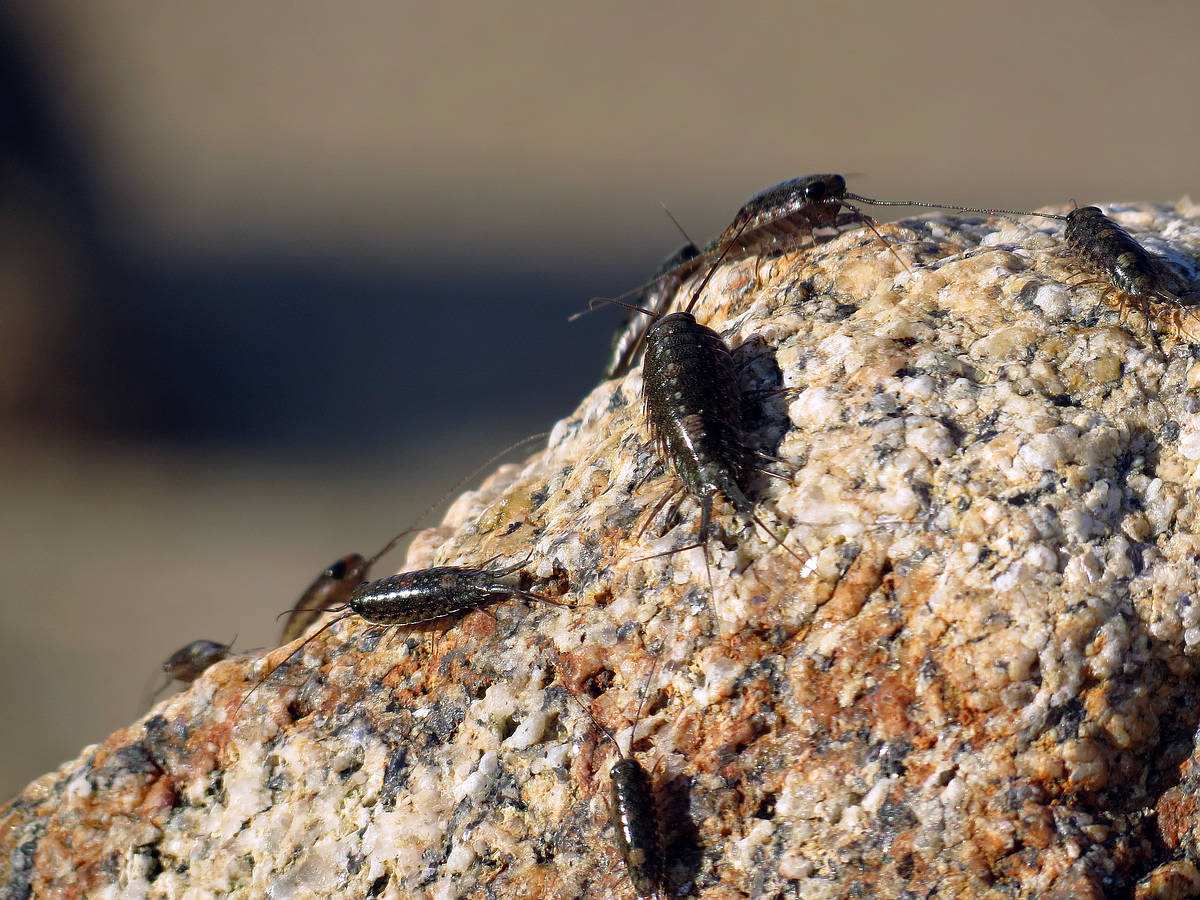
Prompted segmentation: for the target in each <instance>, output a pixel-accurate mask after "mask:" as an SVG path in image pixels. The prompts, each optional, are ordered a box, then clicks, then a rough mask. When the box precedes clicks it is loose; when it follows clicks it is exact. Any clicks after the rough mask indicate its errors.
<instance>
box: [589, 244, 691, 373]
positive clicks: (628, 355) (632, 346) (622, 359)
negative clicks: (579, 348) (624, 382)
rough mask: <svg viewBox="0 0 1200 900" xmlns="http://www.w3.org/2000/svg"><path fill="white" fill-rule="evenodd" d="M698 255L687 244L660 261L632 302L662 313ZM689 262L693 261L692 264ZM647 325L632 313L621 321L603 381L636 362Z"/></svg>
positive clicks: (689, 273)
mask: <svg viewBox="0 0 1200 900" xmlns="http://www.w3.org/2000/svg"><path fill="white" fill-rule="evenodd" d="M699 256H700V250H699V248H697V247H696V245H695V244H693V243H691V242H690V241H689V242H688V243H686V244H684V245H683V246H682V247H680V248H679V249H678V250H676V251H675V252H674V253H672V254H671V255H670V256H668V257H667V258H666V259H665V260H663V263H662V265H661V266H659V267H658V271H657V272H655V273H654V280H652V281H651V282H650V283H649V284H648V285H647V286H646V287H645V288H644V289H643V291H642V293H641V296H640V297H638V296H634V297H633V298H632V299H633V302H634V303H636V304H637V305H638V306H640V307H641V308H642V309H645V310H649V311H650V312H652V313H653V314H654V315H656V316H657V315H660V314H662V313H663V312H665V311H666V310H667V307H668V306H670V304H671V300H672V299H673V298H674V297H675V294H676V293H677V292H678V290H679V286H680V285H681V284H682V283H683V280H684V279H685V278H687V277H688V276H689V275H691V274H692V272H694V271H695V270H696V268H697V267H698V265H699V260H698V258H699ZM693 260H695V261H696V262H694V263H693ZM648 326H649V320H648V319H646V318H644V317H643V316H640V315H637V314H636V313H631V314H630V316H629V317H628V318H627V319H626V320H625V323H624V324H623V325H622V326H621V328H620V329H619V330H618V331H617V333H616V335H615V337H614V338H613V348H612V354H611V356H610V357H609V361H608V367H607V368H606V369H605V370H604V377H605V378H616V377H618V376H620V375H623V374H624V373H625V372H627V371H628V370H629V367H630V366H632V365H633V363H634V360H636V359H637V354H638V350H639V349H640V348H641V346H642V341H643V339H644V338H645V337H646V328H647V327H648Z"/></svg>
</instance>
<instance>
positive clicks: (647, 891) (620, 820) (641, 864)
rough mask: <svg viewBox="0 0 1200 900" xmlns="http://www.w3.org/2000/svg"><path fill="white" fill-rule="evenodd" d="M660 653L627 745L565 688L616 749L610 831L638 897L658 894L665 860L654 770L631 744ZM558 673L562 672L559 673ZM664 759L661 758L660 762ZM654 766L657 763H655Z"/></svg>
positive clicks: (610, 778) (647, 680)
mask: <svg viewBox="0 0 1200 900" xmlns="http://www.w3.org/2000/svg"><path fill="white" fill-rule="evenodd" d="M657 666H658V656H657V655H655V657H654V662H653V663H652V664H651V666H650V674H649V676H648V677H647V678H646V683H645V684H644V685H643V686H642V694H641V699H640V700H639V701H638V707H637V714H636V715H635V716H634V719H633V725H632V727H631V728H630V730H629V750H628V752H626V751H625V750H623V749H622V747H621V745H620V743H619V742H618V741H617V739H616V737H615V736H614V735H613V733H612V732H611V731H609V730H608V729H607V728H605V727H604V726H603V725H601V724H600V723H599V722H598V721H597V720H596V717H595V716H593V715H592V712H591V710H590V709H588V708H587V707H586V706H584V704H583V702H582V701H581V700H580V699H579V698H578V697H576V696H575V694H574V692H572V691H571V690H570V689H569V688H568V689H567V691H566V694H567V696H568V697H570V698H571V700H572V701H574V703H575V704H576V705H577V706H578V707H579V709H580V710H581V711H582V712H583V713H584V715H586V716H587V717H588V719H589V720H590V721H591V723H592V725H594V726H595V727H596V728H598V729H599V730H600V731H602V732H603V733H604V736H605V737H606V738H608V740H609V741H610V742H611V743H612V745H613V747H615V748H616V750H617V756H618V759H617V761H616V762H615V763H613V765H612V767H611V768H610V769H609V796H608V813H609V821H610V822H611V823H612V826H613V831H614V832H615V833H616V843H617V850H618V851H619V852H620V854H621V859H623V860H624V862H625V868H626V870H627V871H628V872H629V880H630V882H631V883H632V884H633V889H634V891H635V892H636V893H637V895H638V897H639V898H649V897H660V896H661V893H660V890H661V888H662V887H663V886H664V884H663V882H664V876H665V874H666V864H665V860H664V857H663V852H662V847H663V829H662V827H661V825H660V820H659V816H658V806H657V803H656V801H655V797H654V775H655V773H654V772H647V771H646V770H645V769H644V768H643V767H642V764H641V763H639V762H638V761H637V759H636V758H635V757H634V755H633V744H634V743H635V742H636V740H637V727H638V724H639V723H640V722H641V719H642V709H643V707H644V705H645V703H646V697H647V695H648V694H649V692H650V686H651V683H652V682H653V681H654V673H655V670H656V668H657ZM560 677H561V673H560ZM661 761H662V758H661V757H660V758H659V762H661ZM655 769H656V770H657V764H656V766H655Z"/></svg>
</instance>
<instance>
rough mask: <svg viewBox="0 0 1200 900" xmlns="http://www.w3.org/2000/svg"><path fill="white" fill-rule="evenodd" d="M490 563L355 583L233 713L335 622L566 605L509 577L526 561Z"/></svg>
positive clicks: (386, 623) (412, 620)
mask: <svg viewBox="0 0 1200 900" xmlns="http://www.w3.org/2000/svg"><path fill="white" fill-rule="evenodd" d="M490 562H492V560H489V561H488V562H487V563H484V564H483V565H482V566H480V567H479V568H468V567H462V566H436V567H434V568H431V569H418V570H416V571H412V572H401V573H399V574H398V575H391V576H389V577H387V578H381V579H379V580H378V581H371V582H367V583H366V584H361V585H359V586H358V587H357V588H355V590H354V591H353V592H352V593H351V594H350V597H349V598H348V599H347V600H346V602H345V603H344V604H343V605H341V606H333V607H329V608H328V609H326V610H325V611H326V612H334V613H344V614H343V615H340V616H338V617H336V618H334V619H331V620H330V621H329V622H327V623H325V625H323V626H322V627H321V628H319V629H318V630H317V631H315V632H313V633H312V634H311V635H309V636H308V637H307V638H305V640H304V641H303V643H301V644H300V646H299V647H297V648H296V649H295V650H293V651H292V652H291V653H289V654H288V656H287V657H286V658H285V659H284V660H283V661H282V662H280V663H279V664H278V665H276V666H274V667H273V668H272V669H271V670H270V671H269V672H267V673H266V674H265V675H264V676H263V677H262V678H261V679H260V680H259V681H258V682H257V683H256V684H255V685H254V687H252V688H251V689H250V692H249V693H247V694H246V696H245V697H244V698H242V701H241V703H239V704H238V706H237V709H236V710H235V711H234V715H235V716H236V715H237V713H238V712H239V711H240V710H241V708H242V707H243V706H245V704H246V702H247V701H248V700H249V699H250V697H251V696H252V695H253V694H254V692H255V691H257V690H258V689H259V687H261V686H262V685H263V684H264V683H265V682H266V681H267V679H269V678H270V677H271V676H272V675H274V674H275V671H276V670H277V669H278V668H280V666H283V665H284V664H286V663H287V662H288V660H290V659H292V657H294V656H295V655H296V654H298V653H300V652H301V651H302V650H303V649H304V648H305V647H306V646H307V645H308V643H309V642H310V641H312V640H314V639H315V638H317V637H318V636H320V635H321V634H323V633H324V632H325V631H327V630H328V629H330V628H332V627H333V626H334V625H336V624H337V623H338V622H342V621H345V620H346V619H349V618H352V617H354V616H357V617H359V618H361V619H362V620H363V621H365V622H367V623H368V624H370V625H378V626H382V627H384V628H385V629H386V628H399V627H408V626H417V625H425V624H428V623H432V622H438V621H448V620H451V619H455V618H458V617H461V616H463V615H465V614H466V613H468V612H470V611H472V610H475V609H480V608H482V607H485V606H487V605H489V604H491V603H494V602H497V601H499V600H502V599H505V598H507V597H518V598H520V599H522V600H527V601H535V602H539V603H547V604H550V605H551V606H566V604H563V603H559V602H558V601H556V600H551V599H550V598H549V597H543V596H542V595H540V594H536V593H534V592H533V591H528V590H525V589H523V588H522V587H521V586H520V582H519V580H518V579H513V578H512V577H511V576H513V575H515V574H516V573H518V572H519V571H520V570H521V569H523V568H524V567H525V565H526V564H527V563H528V562H529V557H526V558H525V559H523V560H521V561H520V562H518V563H515V564H513V565H511V566H507V567H504V568H500V569H490V568H488V564H489V563H490Z"/></svg>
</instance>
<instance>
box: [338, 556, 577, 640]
mask: <svg viewBox="0 0 1200 900" xmlns="http://www.w3.org/2000/svg"><path fill="white" fill-rule="evenodd" d="M526 562H527V560H522V561H521V562H519V563H516V564H514V565H512V566H508V567H507V568H503V569H488V568H479V569H470V568H462V567H459V566H437V567H435V568H432V569H419V570H417V571H415V572H401V573H400V574H399V575H392V576H390V577H388V578H382V579H380V580H379V581H372V582H368V583H367V584H364V585H362V586H360V587H359V588H358V589H357V590H355V591H354V593H353V594H351V595H350V599H349V601H347V603H346V608H347V609H348V610H349V611H350V612H351V613H352V614H353V615H356V616H359V617H361V618H362V619H363V620H364V621H367V622H370V623H371V624H372V625H387V626H393V625H397V626H401V625H421V624H424V623H426V622H434V621H437V620H439V619H447V618H452V617H454V616H459V615H463V614H464V613H468V612H470V611H471V610H473V609H479V608H480V607H482V606H486V605H487V604H489V603H491V602H494V601H496V600H500V599H503V598H504V597H520V598H521V599H522V600H531V601H538V602H543V603H553V602H554V601H551V600H549V599H548V598H546V597H542V596H541V595H539V594H534V593H532V592H531V591H526V590H522V589H521V588H520V586H519V584H517V583H516V582H515V581H514V580H513V579H511V578H510V576H511V575H513V574H514V573H516V572H518V571H519V570H520V569H522V568H523V567H524V566H525V563H526Z"/></svg>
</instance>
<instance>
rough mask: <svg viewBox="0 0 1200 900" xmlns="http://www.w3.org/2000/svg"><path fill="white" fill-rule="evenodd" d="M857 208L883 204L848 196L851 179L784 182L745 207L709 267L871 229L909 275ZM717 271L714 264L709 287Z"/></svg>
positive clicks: (717, 243)
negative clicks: (834, 233) (825, 233)
mask: <svg viewBox="0 0 1200 900" xmlns="http://www.w3.org/2000/svg"><path fill="white" fill-rule="evenodd" d="M855 202H858V203H868V204H871V203H877V202H879V201H876V200H873V199H871V198H870V197H863V196H861V195H859V194H852V193H850V192H849V191H847V190H846V179H845V177H844V176H842V175H837V174H834V173H823V174H819V175H801V176H800V177H799V178H790V179H788V180H787V181H781V182H779V184H776V185H772V186H771V187H769V188H767V189H766V190H763V191H759V192H758V193H757V194H755V195H754V196H753V197H751V198H750V199H749V200H747V201H746V202H745V203H743V204H742V206H741V208H740V209H739V210H738V211H737V214H736V215H735V216H734V217H733V220H732V221H731V222H730V223H729V224H728V225H727V226H725V230H724V231H722V232H721V233H720V234H719V235H718V236H717V238H716V240H714V241H713V242H712V243H711V244H709V245H708V246H707V247H705V248H704V254H703V261H704V262H711V261H713V260H714V259H716V260H718V261H719V260H720V259H723V258H728V259H729V260H738V259H745V258H747V257H751V256H764V255H766V254H768V253H772V252H777V251H779V250H783V249H785V248H787V247H790V246H792V245H794V244H796V243H797V242H798V241H801V240H805V239H807V240H815V238H816V232H817V231H818V230H822V229H824V230H840V229H843V228H847V227H850V226H852V225H866V226H867V227H868V228H870V229H871V230H872V231H873V232H875V236H876V237H877V238H879V240H880V241H881V242H882V243H883V245H884V246H885V247H887V248H888V250H889V251H891V254H892V255H893V256H895V257H896V260H897V261H898V262H899V263H900V265H901V266H903V267H904V268H905V269H907V268H908V264H907V263H905V262H904V260H903V259H901V258H900V256H899V254H897V253H896V251H895V250H894V249H892V245H891V244H889V243H888V242H887V241H886V240H885V239H884V237H883V235H882V234H880V233H879V229H878V228H876V226H875V220H874V219H873V218H871V217H870V216H868V215H867V214H866V213H864V212H863V211H862V210H861V209H859V208H858V207H857V206H855ZM715 269H716V263H715V262H714V263H713V265H712V267H711V268H710V270H709V273H708V275H707V276H706V277H705V279H704V281H705V283H707V281H708V279H709V278H711V277H712V273H713V271H715ZM692 271H694V269H693V270H692ZM689 274H690V273H689ZM703 288H704V284H701V286H700V290H703ZM697 294H699V290H698V291H697Z"/></svg>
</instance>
